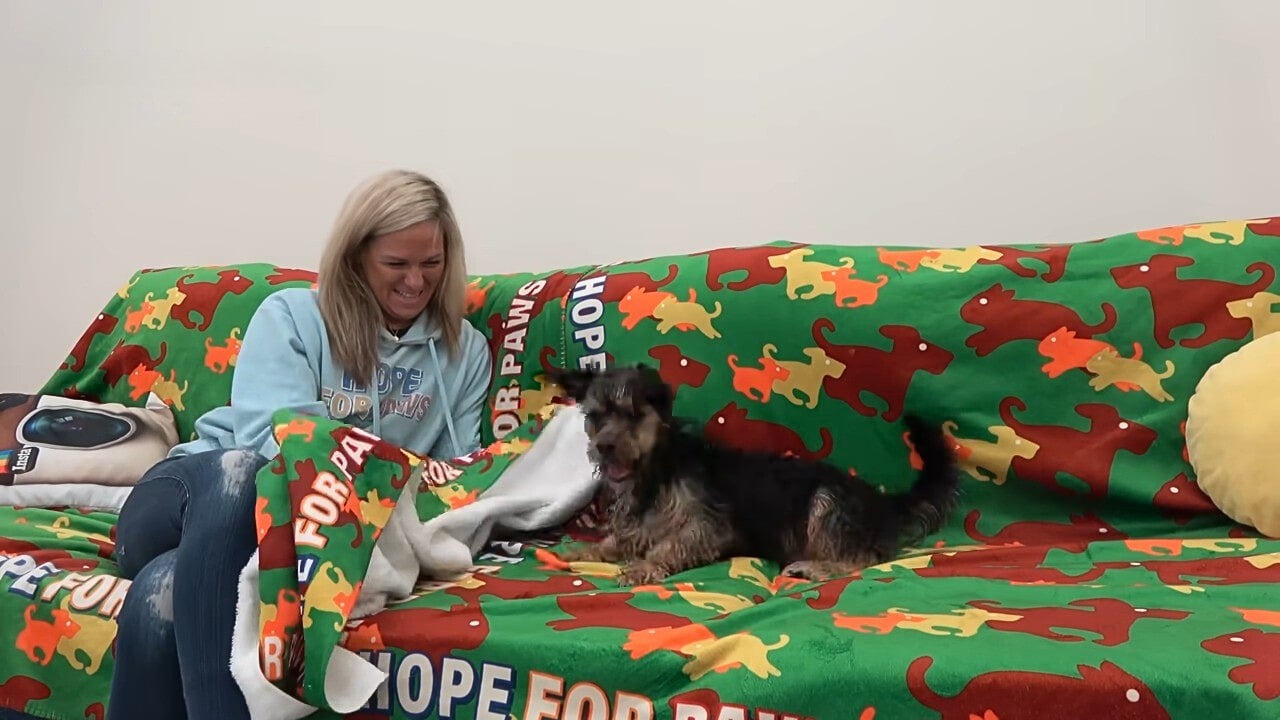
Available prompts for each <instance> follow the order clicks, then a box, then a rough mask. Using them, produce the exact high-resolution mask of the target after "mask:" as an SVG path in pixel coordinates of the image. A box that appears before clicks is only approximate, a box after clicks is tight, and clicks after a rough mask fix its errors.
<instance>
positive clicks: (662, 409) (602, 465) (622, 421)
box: [555, 365, 673, 482]
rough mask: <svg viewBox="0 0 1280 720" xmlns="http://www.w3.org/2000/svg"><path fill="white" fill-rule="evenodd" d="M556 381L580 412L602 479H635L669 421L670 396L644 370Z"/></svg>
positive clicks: (575, 373)
mask: <svg viewBox="0 0 1280 720" xmlns="http://www.w3.org/2000/svg"><path fill="white" fill-rule="evenodd" d="M555 379H556V381H557V382H559V383H560V385H562V386H563V387H564V388H565V392H566V394H567V395H568V396H569V397H571V398H573V400H574V402H576V403H577V404H578V405H579V406H580V407H581V409H582V413H583V416H584V418H585V420H586V430H587V438H588V441H589V443H590V444H589V446H588V447H589V450H588V452H589V454H590V458H591V461H592V462H593V463H595V465H596V467H597V468H599V470H600V472H601V474H603V475H604V477H606V478H608V479H609V480H612V481H614V482H622V481H625V480H627V479H630V478H632V477H633V476H634V475H636V473H637V471H638V470H639V468H640V466H641V465H642V464H643V462H644V460H645V459H646V458H647V457H648V456H649V454H650V453H651V452H652V451H653V448H654V446H655V445H656V444H657V442H658V437H659V434H660V430H661V429H662V427H663V426H664V425H666V424H667V423H669V422H670V420H671V405H672V400H673V397H672V393H671V389H670V388H669V387H667V385H666V384H665V383H663V382H662V380H661V378H659V377H658V373H657V371H656V370H654V369H653V368H651V367H648V366H646V365H637V366H635V367H628V368H619V369H615V370H608V371H603V372H593V371H590V370H567V371H560V372H557V373H555Z"/></svg>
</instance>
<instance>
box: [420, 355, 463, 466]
mask: <svg viewBox="0 0 1280 720" xmlns="http://www.w3.org/2000/svg"><path fill="white" fill-rule="evenodd" d="M427 349H428V350H430V351H431V367H433V368H434V369H435V372H436V387H437V388H439V389H440V401H441V402H442V403H444V424H445V425H446V426H447V427H448V428H449V442H450V443H451V444H452V445H453V455H452V456H451V457H458V456H459V455H461V454H462V451H461V450H459V445H458V434H457V431H455V430H454V429H453V406H452V405H450V404H449V395H448V393H447V392H446V390H445V388H444V376H442V375H441V374H440V359H439V358H438V357H436V339H435V338H429V339H428V340H427ZM438 459H440V460H444V459H446V458H438Z"/></svg>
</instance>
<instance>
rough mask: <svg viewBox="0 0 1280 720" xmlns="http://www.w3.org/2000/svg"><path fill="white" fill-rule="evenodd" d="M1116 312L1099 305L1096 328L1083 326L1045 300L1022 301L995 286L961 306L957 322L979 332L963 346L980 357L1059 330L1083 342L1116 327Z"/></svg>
mask: <svg viewBox="0 0 1280 720" xmlns="http://www.w3.org/2000/svg"><path fill="white" fill-rule="evenodd" d="M1116 317H1117V316H1116V309H1115V306H1113V305H1111V304H1110V303H1105V302H1104V303H1102V320H1101V321H1099V322H1098V324H1096V325H1089V324H1087V323H1085V321H1084V319H1083V318H1081V317H1080V315H1079V314H1078V313H1076V311H1075V310H1072V309H1071V308H1069V307H1067V306H1065V305H1059V304H1058V303H1054V302H1047V301H1044V300H1022V299H1019V298H1016V297H1014V292H1013V290H1007V289H1005V287H1004V285H1001V284H1000V283H996V284H995V285H992V286H991V287H989V288H987V289H986V290H983V291H982V292H980V293H978V294H977V295H974V296H973V297H972V298H970V299H968V300H966V301H965V303H964V305H961V306H960V318H961V319H962V320H964V321H965V322H967V323H970V324H972V325H978V326H979V327H981V328H982V329H981V330H979V331H977V332H975V333H974V334H972V335H970V336H969V337H968V338H967V339H966V340H965V341H964V344H965V345H967V346H969V347H971V348H973V349H974V352H976V353H977V354H978V356H979V357H981V356H984V355H990V354H991V353H993V352H995V351H996V349H998V348H999V347H1000V346H1001V345H1004V344H1005V343H1010V342H1013V341H1015V340H1035V341H1036V343H1039V342H1040V341H1041V340H1043V339H1044V338H1045V337H1046V336H1048V335H1050V334H1052V333H1053V332H1054V331H1056V330H1058V329H1059V328H1066V329H1068V330H1071V331H1073V332H1075V334H1076V335H1078V336H1079V337H1083V338H1089V337H1093V336H1094V335H1095V334H1097V333H1103V332H1106V331H1108V330H1110V329H1111V328H1113V327H1115V324H1116Z"/></svg>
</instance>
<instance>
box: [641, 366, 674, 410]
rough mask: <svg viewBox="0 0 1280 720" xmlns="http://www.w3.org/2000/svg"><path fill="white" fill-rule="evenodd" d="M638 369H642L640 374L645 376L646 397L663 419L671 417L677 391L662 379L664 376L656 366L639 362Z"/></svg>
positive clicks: (646, 400)
mask: <svg viewBox="0 0 1280 720" xmlns="http://www.w3.org/2000/svg"><path fill="white" fill-rule="evenodd" d="M636 369H637V370H639V371H640V376H641V377H643V378H644V399H645V402H647V403H649V405H650V406H651V407H653V409H654V410H657V411H658V414H659V415H661V416H662V417H663V419H666V418H670V417H671V410H672V406H673V405H674V404H675V393H674V392H672V390H671V386H670V385H667V384H666V383H665V382H663V381H662V376H661V375H659V374H658V371H657V370H655V369H654V368H652V367H650V366H648V365H645V364H644V363H637V364H636Z"/></svg>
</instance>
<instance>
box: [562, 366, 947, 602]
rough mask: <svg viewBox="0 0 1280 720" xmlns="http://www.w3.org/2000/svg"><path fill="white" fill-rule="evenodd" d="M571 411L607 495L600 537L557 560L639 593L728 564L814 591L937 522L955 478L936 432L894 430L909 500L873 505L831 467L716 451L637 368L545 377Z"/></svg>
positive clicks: (889, 498)
mask: <svg viewBox="0 0 1280 720" xmlns="http://www.w3.org/2000/svg"><path fill="white" fill-rule="evenodd" d="M554 376H555V378H554V379H555V380H556V381H557V382H559V383H560V385H561V386H563V387H564V388H565V395H566V396H567V397H569V398H572V399H573V400H574V401H575V402H576V403H577V404H578V405H579V407H580V408H581V409H582V411H583V415H584V417H585V422H586V431H587V436H588V438H589V446H588V452H589V454H590V457H591V460H592V462H593V463H595V465H596V468H597V471H598V472H599V473H600V474H601V476H602V477H603V479H605V480H607V481H608V483H609V485H608V489H609V490H611V491H612V495H613V499H612V506H611V508H610V512H609V518H608V524H607V527H606V532H605V537H604V538H603V539H602V540H601V541H600V542H598V543H595V544H592V545H588V546H586V547H584V548H581V549H578V550H574V551H571V552H569V553H566V555H565V557H564V559H565V560H589V561H605V562H619V563H623V564H624V568H623V571H622V574H621V576H620V577H619V579H618V580H619V583H620V584H623V585H646V584H651V583H658V582H661V581H663V580H664V579H665V578H667V577H668V576H670V575H673V574H675V573H679V572H682V571H684V570H687V569H690V568H693V567H698V566H701V565H706V564H710V563H712V562H715V561H718V560H722V559H725V558H728V557H732V556H750V557H760V558H765V559H769V560H773V561H775V562H777V563H778V564H779V565H782V566H784V567H783V573H784V574H786V575H792V576H798V577H803V578H807V579H810V580H825V579H829V578H831V577H836V576H841V575H849V574H852V573H854V572H856V571H857V570H860V569H862V568H864V567H866V566H868V565H874V564H878V563H882V562H886V561H888V560H891V559H893V558H894V557H895V556H896V555H897V553H898V547H899V543H900V542H902V541H903V540H904V539H906V538H904V535H907V536H910V538H911V539H917V538H919V537H921V536H923V535H927V534H929V533H932V532H935V531H936V530H937V529H938V528H939V527H940V526H941V525H942V523H943V522H944V521H945V519H946V517H947V515H948V514H949V512H950V510H951V508H952V506H953V505H954V502H955V499H956V493H957V483H958V477H959V476H958V472H957V468H956V463H955V459H954V457H953V455H952V450H951V447H950V446H949V445H948V444H947V442H946V440H945V437H944V435H943V433H942V431H941V429H940V428H937V427H930V426H927V425H926V424H925V423H924V422H922V421H921V420H919V419H918V418H915V417H910V416H909V417H907V418H905V421H906V423H907V426H908V428H909V430H910V433H911V441H912V444H913V446H914V447H915V451H916V453H917V454H918V455H919V456H920V459H921V460H922V461H923V467H922V469H921V470H920V473H919V475H918V477H917V479H916V481H915V483H914V485H913V486H912V487H911V489H910V490H908V491H906V492H904V493H900V494H883V493H880V492H878V491H877V490H876V489H874V488H873V487H871V486H870V485H868V484H867V483H865V482H864V481H863V480H862V479H861V478H858V477H856V476H854V475H852V474H851V473H848V472H845V471H843V470H840V469H838V468H835V467H833V466H831V465H826V464H822V463H817V462H813V461H809V460H805V459H801V458H795V457H782V456H776V455H771V454H767V453H762V452H743V451H740V450H736V449H732V448H727V447H721V446H717V445H715V444H713V443H711V442H709V441H708V440H706V439H705V438H703V437H702V436H700V435H698V434H696V433H695V432H692V431H689V430H687V429H685V428H682V427H681V426H680V424H679V421H677V420H676V419H675V418H673V417H672V414H671V409H672V401H673V394H672V391H671V389H670V388H669V387H668V386H667V385H666V384H664V383H663V382H662V380H661V379H660V377H659V376H658V373H657V371H656V370H654V369H653V368H650V367H648V366H645V365H637V366H635V367H627V368H616V369H611V370H607V371H601V372H594V371H589V370H568V371H557V372H556V373H554Z"/></svg>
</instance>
